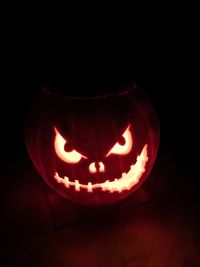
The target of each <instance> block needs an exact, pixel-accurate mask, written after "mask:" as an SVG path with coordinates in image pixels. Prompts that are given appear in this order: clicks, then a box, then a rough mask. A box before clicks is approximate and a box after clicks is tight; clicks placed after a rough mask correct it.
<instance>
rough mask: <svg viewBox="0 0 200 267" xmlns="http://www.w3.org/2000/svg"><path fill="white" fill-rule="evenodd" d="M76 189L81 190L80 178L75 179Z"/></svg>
mask: <svg viewBox="0 0 200 267" xmlns="http://www.w3.org/2000/svg"><path fill="white" fill-rule="evenodd" d="M75 190H76V191H80V184H79V181H78V180H75Z"/></svg>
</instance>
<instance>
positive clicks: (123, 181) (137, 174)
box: [54, 145, 148, 193]
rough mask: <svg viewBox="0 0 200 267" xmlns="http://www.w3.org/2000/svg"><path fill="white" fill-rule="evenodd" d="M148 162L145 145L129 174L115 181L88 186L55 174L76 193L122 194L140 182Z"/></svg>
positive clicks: (56, 178) (56, 177) (60, 181)
mask: <svg viewBox="0 0 200 267" xmlns="http://www.w3.org/2000/svg"><path fill="white" fill-rule="evenodd" d="M147 161H148V156H147V145H145V146H144V147H143V149H142V152H141V153H140V155H139V156H137V160H136V163H135V164H133V165H131V167H130V170H129V171H128V172H127V173H125V172H124V173H122V176H121V177H120V178H119V179H114V181H109V180H107V181H105V182H103V183H97V184H92V182H89V183H88V184H81V183H80V182H79V180H75V181H74V182H72V181H70V180H69V178H68V177H67V176H64V177H63V178H62V177H60V176H59V174H58V173H57V172H55V175H54V178H55V180H56V181H57V182H58V183H60V184H63V186H65V187H66V188H71V187H72V188H74V189H75V191H81V189H85V190H86V191H87V192H89V193H91V192H93V191H94V190H95V189H101V190H102V191H109V192H110V193H112V192H119V193H120V192H122V191H123V190H130V189H131V188H132V187H133V186H134V185H136V184H137V183H138V182H139V180H140V178H141V176H142V174H143V173H144V172H145V166H146V163H147Z"/></svg>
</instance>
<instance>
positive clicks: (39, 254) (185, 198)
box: [0, 145, 200, 267]
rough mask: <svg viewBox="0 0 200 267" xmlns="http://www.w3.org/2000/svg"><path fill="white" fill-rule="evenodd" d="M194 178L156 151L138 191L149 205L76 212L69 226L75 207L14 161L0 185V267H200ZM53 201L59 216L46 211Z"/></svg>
mask: <svg viewBox="0 0 200 267" xmlns="http://www.w3.org/2000/svg"><path fill="white" fill-rule="evenodd" d="M193 175H194V174H193V173H192V169H189V168H187V166H185V165H184V162H183V163H181V162H177V161H176V156H173V155H172V154H170V151H168V150H167V149H164V148H162V145H161V148H160V151H159V155H158V159H157V162H156V164H155V166H154V168H153V171H152V173H151V175H150V177H149V179H148V181H147V182H145V184H144V186H143V189H144V191H145V192H147V195H148V197H149V199H148V198H147V201H144V202H142V201H138V202H131V198H130V200H129V199H128V200H126V204H125V206H123V204H122V206H120V207H119V208H118V207H117V208H116V210H115V211H113V209H112V208H111V209H110V210H109V209H108V212H106V213H104V212H103V213H101V214H100V215H99V216H96V215H97V214H92V216H90V215H91V214H90V210H89V209H87V208H83V209H82V208H80V209H79V210H78V211H77V212H76V215H77V216H76V217H75V219H74V217H73V216H74V214H73V212H72V210H73V207H74V206H73V204H70V203H69V202H68V201H67V200H66V201H65V200H63V199H62V200H61V199H60V197H59V196H57V195H56V194H54V193H53V192H50V191H49V190H48V189H47V187H46V185H45V183H44V182H43V180H42V179H41V178H40V177H39V175H38V174H37V173H36V171H35V169H34V168H33V166H32V164H31V162H30V161H29V160H28V159H27V158H26V159H21V160H20V159H19V160H18V162H16V163H15V164H13V165H12V166H10V168H8V169H7V170H6V171H5V173H4V174H3V175H2V176H3V178H2V180H1V182H2V183H1V189H2V190H1V192H2V193H1V197H2V200H1V203H2V215H3V216H2V218H1V223H2V226H1V230H2V234H1V243H2V246H1V253H2V256H1V257H0V261H2V262H0V266H2V267H4V266H20V267H23V266H37V267H39V266H48V267H51V266H52V267H54V266H56V267H59V266H61V267H63V266H67V267H78V266H81V267H82V266H83V267H87V266H88V267H89V266H92V267H107V266H109V267H112V266H114V267H118V266H130V267H135V266H137V267H199V266H200V230H199V222H200V219H199V218H200V216H199V207H198V206H199V204H198V203H199V202H198V201H199V196H198V193H197V192H198V190H196V188H195V187H196V186H195V185H194V184H193V183H190V182H189V181H190V180H191V179H192V176H193ZM51 197H53V199H56V200H57V202H56V203H63V201H65V203H66V205H65V208H63V209H62V207H61V206H60V207H61V210H60V211H59V214H55V213H52V209H53V210H55V209H56V205H61V204H56V203H53V204H52V202H51V199H50V198H51ZM129 201H130V203H129ZM127 203H129V204H130V205H127ZM123 207H124V208H123ZM84 209H85V210H84ZM62 212H63V216H62ZM97 213H98V212H97ZM72 217H73V218H72ZM69 222H70V223H69ZM56 223H57V224H58V225H56ZM59 225H60V226H61V227H57V226H59Z"/></svg>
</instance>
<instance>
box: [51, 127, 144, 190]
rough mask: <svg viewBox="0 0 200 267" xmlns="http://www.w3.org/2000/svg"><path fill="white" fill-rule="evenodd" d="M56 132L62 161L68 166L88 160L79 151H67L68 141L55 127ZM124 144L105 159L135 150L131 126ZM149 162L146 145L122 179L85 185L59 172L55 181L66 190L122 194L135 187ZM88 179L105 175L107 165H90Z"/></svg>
mask: <svg viewBox="0 0 200 267" xmlns="http://www.w3.org/2000/svg"><path fill="white" fill-rule="evenodd" d="M54 131H55V140H54V149H55V152H56V155H57V157H58V158H59V159H60V160H62V161H63V162H64V163H66V164H78V163H79V162H80V161H81V160H88V157H87V156H86V155H83V154H81V153H80V152H78V151H77V150H75V149H73V150H71V151H66V150H65V146H66V145H67V143H68V140H66V139H65V138H64V137H63V136H62V135H61V134H60V133H59V131H58V130H57V128H56V127H54ZM122 140H123V142H122V143H119V142H117V143H116V144H115V145H114V146H113V147H112V148H111V149H110V150H109V151H108V152H107V153H106V154H105V158H107V157H112V155H118V156H122V157H124V156H126V155H128V154H129V153H130V152H131V150H132V148H133V145H134V144H133V138H132V134H131V131H130V124H129V125H128V127H127V128H126V130H125V131H124V133H123V134H122ZM147 161H148V145H147V144H145V145H144V147H143V149H142V151H141V152H140V154H139V155H138V156H137V159H136V161H135V163H133V164H132V165H131V166H130V168H129V171H127V172H124V173H122V175H121V177H120V178H115V179H113V177H112V179H111V177H110V178H109V177H107V179H106V181H105V182H102V183H92V179H91V182H88V183H87V184H83V183H81V182H80V179H74V181H72V180H71V179H70V178H69V177H68V176H63V177H61V176H60V175H59V173H58V171H56V172H55V174H54V179H55V180H56V181H57V183H59V184H61V185H62V186H63V187H64V188H66V190H67V189H69V188H70V189H71V188H73V189H74V190H75V191H77V192H80V191H83V190H84V191H85V192H89V193H91V192H94V191H95V190H96V189H101V191H104V192H110V193H112V192H119V193H120V192H122V191H124V190H130V189H131V188H132V187H133V186H135V185H136V184H137V183H138V182H139V180H140V178H141V177H142V174H143V173H144V172H145V167H146V163H147ZM88 165H89V166H88V177H89V175H90V174H96V173H104V172H105V165H104V163H103V162H102V161H100V162H92V163H89V164H88Z"/></svg>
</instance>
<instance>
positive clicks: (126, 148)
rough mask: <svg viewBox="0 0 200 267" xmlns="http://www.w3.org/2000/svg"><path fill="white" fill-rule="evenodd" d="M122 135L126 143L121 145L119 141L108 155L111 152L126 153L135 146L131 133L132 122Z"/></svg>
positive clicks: (109, 153)
mask: <svg viewBox="0 0 200 267" xmlns="http://www.w3.org/2000/svg"><path fill="white" fill-rule="evenodd" d="M122 137H123V138H124V144H122V145H121V144H119V143H118V142H117V143H116V144H115V145H114V146H113V147H112V148H111V149H110V151H109V152H108V153H107V154H106V157H108V156H109V155H111V154H117V155H126V154H128V153H129V152H130V151H131V149H132V146H133V139H132V135H131V131H130V124H129V125H128V127H127V128H126V130H125V132H124V133H123V135H122Z"/></svg>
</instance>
